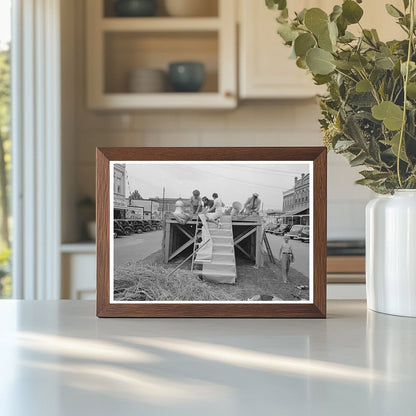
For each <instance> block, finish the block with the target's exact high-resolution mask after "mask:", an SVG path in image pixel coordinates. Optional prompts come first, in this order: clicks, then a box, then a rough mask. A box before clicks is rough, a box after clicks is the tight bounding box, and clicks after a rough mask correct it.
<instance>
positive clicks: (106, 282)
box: [96, 147, 327, 318]
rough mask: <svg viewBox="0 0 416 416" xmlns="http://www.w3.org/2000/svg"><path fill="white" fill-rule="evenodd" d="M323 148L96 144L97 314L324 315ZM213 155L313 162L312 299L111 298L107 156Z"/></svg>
mask: <svg viewBox="0 0 416 416" xmlns="http://www.w3.org/2000/svg"><path fill="white" fill-rule="evenodd" d="M326 152H327V151H326V148H324V147H238V148H229V147H219V148H218V147H204V148H200V147H188V148H184V147H177V148H161V147H153V148H152V147H145V148H138V147H133V148H98V149H97V179H96V180H97V188H96V193H97V195H96V201H97V316H99V317H166V318H177V317H184V318H202V317H206V318H325V317H326ZM137 160H155V161H156V160H167V161H168V160H174V161H187V160H190V161H192V160H213V161H234V160H249V161H290V160H297V161H313V186H314V188H313V207H314V218H313V230H314V231H313V232H314V236H313V251H314V262H313V272H314V284H313V289H312V290H313V304H304V303H289V304H274V303H265V304H261V303H251V302H241V303H220V304H218V303H215V304H213V303H208V302H207V303H192V304H191V303H170V304H160V303H157V304H156V303H151V302H146V303H140V304H137V303H135V304H111V303H110V273H109V271H110V269H109V264H110V261H109V260H110V252H109V250H110V236H109V229H110V228H109V220H110V209H109V207H110V189H109V184H110V176H109V175H110V169H109V165H110V161H137Z"/></svg>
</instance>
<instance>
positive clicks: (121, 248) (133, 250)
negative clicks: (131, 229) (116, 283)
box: [114, 230, 163, 267]
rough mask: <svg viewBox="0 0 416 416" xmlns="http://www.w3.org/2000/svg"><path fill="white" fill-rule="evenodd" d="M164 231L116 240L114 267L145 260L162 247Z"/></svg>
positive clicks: (133, 235)
mask: <svg viewBox="0 0 416 416" xmlns="http://www.w3.org/2000/svg"><path fill="white" fill-rule="evenodd" d="M162 236H163V231H162V230H159V231H149V232H147V233H142V234H132V235H129V236H125V237H120V238H115V239H114V267H117V266H122V265H123V264H125V263H127V262H128V261H133V262H134V261H137V260H143V259H144V258H146V257H147V256H150V254H152V253H154V252H156V251H158V250H160V249H161V247H162Z"/></svg>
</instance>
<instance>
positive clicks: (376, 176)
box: [360, 170, 391, 181]
mask: <svg viewBox="0 0 416 416" xmlns="http://www.w3.org/2000/svg"><path fill="white" fill-rule="evenodd" d="M360 175H362V176H364V178H365V179H372V180H374V181H378V180H380V179H385V178H388V177H389V176H390V175H391V173H390V172H380V171H377V170H362V171H361V172H360Z"/></svg>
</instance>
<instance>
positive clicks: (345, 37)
mask: <svg viewBox="0 0 416 416" xmlns="http://www.w3.org/2000/svg"><path fill="white" fill-rule="evenodd" d="M337 29H338V31H339V27H338V25H337ZM355 39H357V37H356V36H355V35H354V34H353V33H351V32H348V30H347V31H345V33H344V35H343V36H341V37H339V38H338V42H341V43H350V42H352V41H353V40H355Z"/></svg>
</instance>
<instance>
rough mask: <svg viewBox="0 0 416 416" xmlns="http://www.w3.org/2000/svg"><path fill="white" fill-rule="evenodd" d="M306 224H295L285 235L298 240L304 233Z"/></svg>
mask: <svg viewBox="0 0 416 416" xmlns="http://www.w3.org/2000/svg"><path fill="white" fill-rule="evenodd" d="M304 227H305V226H304V225H294V226H293V227H292V228H291V229H290V231H289V232H287V233H286V234H285V237H289V238H293V239H295V240H298V239H299V238H300V235H301V234H302V230H303V228H304Z"/></svg>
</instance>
